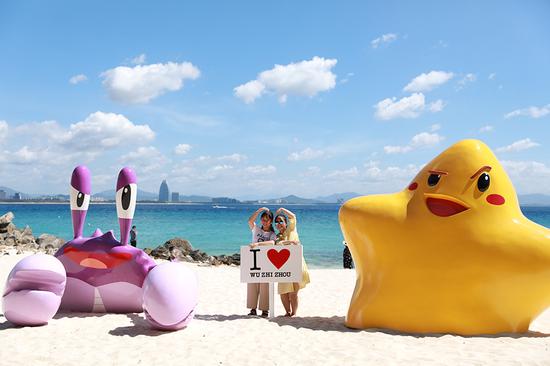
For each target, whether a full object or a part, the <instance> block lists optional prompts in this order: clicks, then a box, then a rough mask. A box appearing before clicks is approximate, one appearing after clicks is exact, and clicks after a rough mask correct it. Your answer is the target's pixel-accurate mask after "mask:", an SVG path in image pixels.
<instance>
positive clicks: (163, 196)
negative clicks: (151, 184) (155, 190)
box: [159, 179, 170, 202]
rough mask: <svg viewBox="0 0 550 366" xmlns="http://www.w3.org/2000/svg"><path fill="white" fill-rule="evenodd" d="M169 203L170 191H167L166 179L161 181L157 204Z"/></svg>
mask: <svg viewBox="0 0 550 366" xmlns="http://www.w3.org/2000/svg"><path fill="white" fill-rule="evenodd" d="M169 201H170V190H169V189H168V183H166V179H165V180H163V181H162V183H161V184H160V189H159V202H169Z"/></svg>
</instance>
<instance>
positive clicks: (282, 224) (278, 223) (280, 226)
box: [275, 217, 286, 233]
mask: <svg viewBox="0 0 550 366" xmlns="http://www.w3.org/2000/svg"><path fill="white" fill-rule="evenodd" d="M275 227H277V230H279V232H281V233H284V232H285V230H286V221H285V219H283V218H282V217H277V218H276V219H275Z"/></svg>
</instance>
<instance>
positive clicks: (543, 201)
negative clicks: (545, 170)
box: [518, 194, 550, 206]
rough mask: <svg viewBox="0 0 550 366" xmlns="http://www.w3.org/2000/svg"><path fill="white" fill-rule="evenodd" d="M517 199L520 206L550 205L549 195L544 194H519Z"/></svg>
mask: <svg viewBox="0 0 550 366" xmlns="http://www.w3.org/2000/svg"><path fill="white" fill-rule="evenodd" d="M518 199H519V204H520V205H522V206H550V196H547V195H545V194H520V195H519V196H518Z"/></svg>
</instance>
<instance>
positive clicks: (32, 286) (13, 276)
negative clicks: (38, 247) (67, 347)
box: [2, 254, 67, 325]
mask: <svg viewBox="0 0 550 366" xmlns="http://www.w3.org/2000/svg"><path fill="white" fill-rule="evenodd" d="M66 281H67V276H66V274H65V268H63V264H61V262H60V261H59V260H58V259H57V258H55V257H52V256H50V255H46V254H35V255H31V256H29V257H25V258H23V259H22V260H21V261H19V263H17V264H16V265H15V267H14V268H13V269H12V270H11V272H10V274H9V276H8V280H7V281H6V287H5V290H4V295H3V306H2V307H3V311H4V316H5V317H6V319H8V320H9V321H10V322H12V323H13V324H16V325H43V324H46V323H48V321H49V320H50V319H51V318H52V317H53V316H54V315H55V313H56V312H57V309H59V304H60V303H61V297H62V296H63V291H65V283H66Z"/></svg>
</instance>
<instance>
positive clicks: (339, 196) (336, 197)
mask: <svg viewBox="0 0 550 366" xmlns="http://www.w3.org/2000/svg"><path fill="white" fill-rule="evenodd" d="M359 196H361V195H360V194H359V193H355V192H344V193H334V194H331V195H330V196H321V197H315V199H316V200H318V201H322V202H325V203H339V202H346V201H347V200H350V199H352V198H355V197H359Z"/></svg>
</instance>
